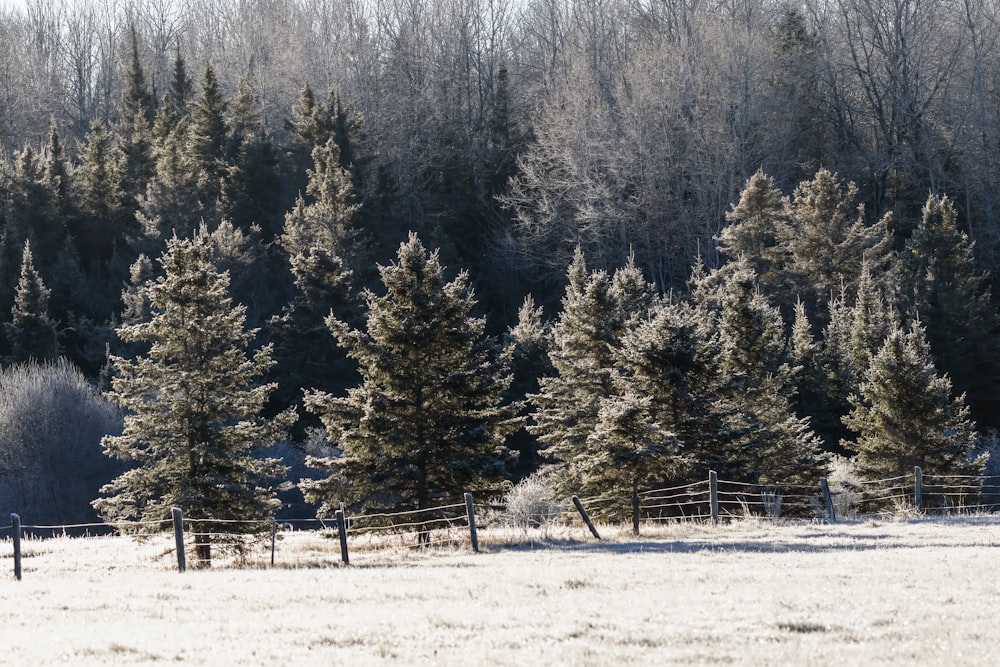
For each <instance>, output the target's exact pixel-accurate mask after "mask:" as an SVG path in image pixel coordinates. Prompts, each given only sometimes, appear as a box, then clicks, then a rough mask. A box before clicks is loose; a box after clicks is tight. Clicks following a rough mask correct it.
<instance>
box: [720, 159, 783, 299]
mask: <svg viewBox="0 0 1000 667" xmlns="http://www.w3.org/2000/svg"><path fill="white" fill-rule="evenodd" d="M726 220H727V221H728V222H729V224H728V225H726V227H724V228H723V229H722V231H721V232H719V235H718V237H716V241H717V242H718V245H719V250H720V251H721V252H722V254H724V255H725V256H726V257H728V258H729V259H731V260H740V261H744V262H746V263H747V264H748V265H749V266H750V267H751V268H752V269H753V271H754V273H755V274H756V275H757V276H758V279H759V281H760V284H761V285H762V286H763V287H764V288H765V289H766V290H767V292H768V293H783V292H784V290H785V289H786V287H787V284H786V281H787V277H786V276H785V266H786V264H787V263H788V257H787V254H788V249H787V247H786V246H785V244H784V239H785V238H786V235H787V232H786V227H787V225H788V220H787V217H786V210H785V201H784V197H783V196H782V194H781V191H780V190H778V189H777V188H776V187H775V185H774V179H772V178H771V177H770V176H768V175H766V174H765V173H764V172H763V171H757V172H756V173H755V174H754V175H753V176H751V177H750V179H749V180H748V181H747V184H746V187H745V188H744V189H743V192H742V194H740V201H739V203H738V204H736V205H735V206H734V207H733V209H732V210H731V211H729V212H728V213H727V214H726Z"/></svg>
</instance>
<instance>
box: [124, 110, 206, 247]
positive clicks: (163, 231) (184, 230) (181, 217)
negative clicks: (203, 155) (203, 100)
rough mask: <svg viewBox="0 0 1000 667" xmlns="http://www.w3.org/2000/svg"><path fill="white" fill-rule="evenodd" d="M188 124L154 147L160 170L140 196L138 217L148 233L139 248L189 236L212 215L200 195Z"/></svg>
mask: <svg viewBox="0 0 1000 667" xmlns="http://www.w3.org/2000/svg"><path fill="white" fill-rule="evenodd" d="M187 145H188V123H187V121H183V120H182V121H180V122H178V123H177V124H176V125H175V126H174V127H173V129H171V130H170V131H169V132H168V133H167V134H166V135H165V136H163V137H162V138H160V139H158V140H157V142H156V145H155V146H154V153H153V154H154V157H155V158H156V172H155V174H154V175H153V178H152V180H150V182H149V185H148V186H147V188H146V192H145V194H144V195H143V196H142V197H140V198H139V210H138V211H137V212H136V220H137V221H138V222H139V224H140V225H141V227H142V229H143V232H144V234H145V238H144V239H140V240H139V241H138V242H137V246H138V248H137V250H138V251H147V250H148V251H157V252H159V251H160V249H161V248H162V247H163V244H164V242H165V240H166V239H168V238H170V237H171V236H174V235H176V236H178V237H188V236H191V235H193V234H194V233H195V231H197V229H198V227H199V225H200V224H201V221H202V219H204V218H205V217H206V216H208V217H210V216H209V213H210V211H209V210H206V209H205V208H204V207H203V206H202V204H201V200H200V198H199V190H198V177H199V173H200V172H199V171H198V169H197V166H196V164H195V163H194V161H193V160H192V158H191V156H190V155H189V154H188V149H187Z"/></svg>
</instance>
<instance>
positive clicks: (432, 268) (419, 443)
mask: <svg viewBox="0 0 1000 667" xmlns="http://www.w3.org/2000/svg"><path fill="white" fill-rule="evenodd" d="M397 258H398V259H397V262H395V263H393V264H390V265H388V266H382V267H380V273H381V276H382V282H383V284H384V286H385V290H386V292H385V294H383V295H376V294H374V293H372V292H366V294H365V301H366V303H367V311H368V312H367V324H366V327H365V330H363V331H362V330H352V329H351V328H350V327H349V326H348V325H347V324H346V323H344V322H342V321H340V320H338V319H336V318H334V317H330V318H328V319H327V323H328V324H329V326H330V329H331V330H332V331H333V334H334V336H335V337H336V338H337V341H338V342H339V343H340V345H342V346H343V347H344V348H346V349H347V353H348V355H349V356H350V357H351V358H352V359H354V360H355V361H357V362H358V370H359V372H360V374H361V378H362V382H361V384H360V385H359V386H357V387H354V388H352V389H350V390H349V391H348V392H347V395H346V396H341V397H335V396H332V395H330V394H326V393H323V392H312V393H310V394H309V395H308V397H307V399H306V405H307V407H308V408H309V409H310V410H312V411H314V412H315V413H316V414H318V415H319V416H320V418H321V419H322V420H323V423H324V425H325V426H326V428H327V430H328V432H329V439H330V442H331V443H333V444H334V445H336V446H337V447H339V448H341V449H342V450H343V455H342V456H341V457H340V458H325V459H311V460H310V464H311V465H313V466H315V467H318V468H320V469H322V470H323V471H324V472H326V473H327V475H328V476H327V477H326V478H325V479H321V480H318V481H315V482H312V483H306V484H304V490H305V493H306V497H307V499H310V500H311V501H314V502H320V503H321V504H322V507H321V511H322V512H330V511H332V509H333V508H335V507H336V506H337V504H338V502H339V501H341V500H344V501H347V502H349V503H350V505H351V506H352V507H355V508H364V509H365V510H366V511H369V510H376V509H380V510H415V509H425V508H431V507H434V506H436V505H440V504H444V503H448V502H454V500H455V499H456V498H460V497H461V495H462V493H463V492H465V491H477V490H479V491H491V490H494V489H496V488H497V484H498V482H499V479H500V477H501V476H502V473H503V464H502V460H503V452H504V449H503V436H504V435H505V433H506V432H507V431H508V430H510V428H511V427H512V419H511V417H512V415H513V409H512V408H511V407H509V406H502V405H501V400H502V397H503V393H504V391H505V390H506V389H507V386H508V385H509V383H510V376H509V374H508V370H507V361H506V355H504V354H503V353H502V348H501V346H500V345H499V343H498V342H497V341H496V340H494V339H493V338H491V337H489V336H486V335H485V333H484V331H485V326H486V322H485V320H484V319H482V318H476V317H473V316H472V311H473V308H474V307H475V304H476V302H475V297H474V296H473V294H472V290H471V288H470V287H469V278H468V275H467V274H465V273H460V274H459V275H458V277H457V278H455V279H454V280H452V281H451V282H445V279H444V269H443V267H442V266H441V264H440V262H439V260H438V254H437V252H428V251H426V250H425V249H424V247H423V244H421V242H420V240H419V239H418V238H417V237H416V235H414V234H411V235H410V238H409V240H408V241H407V242H406V243H404V244H402V245H401V246H400V248H399V252H398V254H397Z"/></svg>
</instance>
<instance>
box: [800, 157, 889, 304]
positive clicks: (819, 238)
mask: <svg viewBox="0 0 1000 667" xmlns="http://www.w3.org/2000/svg"><path fill="white" fill-rule="evenodd" d="M857 198H858V188H857V186H856V185H854V183H847V184H846V185H844V184H842V183H841V182H840V181H839V179H838V178H837V175H836V174H834V173H832V172H830V171H828V170H826V169H820V170H819V171H817V172H816V175H815V176H814V177H813V178H812V179H811V180H808V181H803V182H801V183H799V185H798V187H796V188H795V191H794V192H793V193H792V197H791V199H790V200H789V201H788V202H787V203H786V205H787V220H788V225H787V227H785V228H784V235H785V236H784V240H785V244H786V245H787V247H788V249H789V251H790V254H791V257H790V259H789V267H788V269H789V272H790V273H791V274H792V276H793V277H792V279H791V286H792V287H794V288H795V289H797V290H798V292H799V294H800V296H802V297H803V298H807V299H809V300H810V301H811V302H814V303H817V304H820V305H822V304H823V303H824V302H825V301H826V300H828V299H829V298H830V295H831V294H833V293H835V292H836V291H837V290H841V289H844V290H846V291H847V293H848V294H853V292H854V290H855V288H856V286H857V284H858V278H859V276H860V275H861V268H862V264H866V265H867V267H868V269H869V271H873V272H875V273H874V274H873V275H870V276H869V277H870V278H874V277H877V276H880V275H882V274H884V272H885V270H886V262H887V259H888V252H889V246H890V243H891V237H890V234H889V228H888V217H885V218H882V219H880V220H879V221H877V222H876V223H874V224H871V225H869V224H867V223H866V222H865V213H864V207H862V206H860V205H857V204H856V201H857Z"/></svg>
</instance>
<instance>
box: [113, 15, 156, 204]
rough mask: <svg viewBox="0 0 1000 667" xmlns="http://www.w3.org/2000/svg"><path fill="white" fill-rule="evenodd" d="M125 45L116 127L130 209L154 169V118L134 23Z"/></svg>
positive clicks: (122, 176)
mask: <svg viewBox="0 0 1000 667" xmlns="http://www.w3.org/2000/svg"><path fill="white" fill-rule="evenodd" d="M129 46H130V47H131V48H130V53H129V62H128V66H127V68H126V71H125V90H124V92H123V93H122V102H121V111H120V114H119V116H120V118H119V120H118V123H117V129H118V136H119V138H120V143H119V147H120V150H121V153H122V164H121V186H122V190H123V202H124V204H125V205H126V206H127V207H128V208H129V209H134V208H135V207H136V205H137V201H138V198H139V196H140V195H142V194H143V193H144V192H145V191H146V185H147V184H148V183H149V180H150V179H151V178H152V177H153V172H154V170H155V160H154V159H153V156H152V146H153V133H152V129H153V124H154V122H155V120H156V99H155V97H154V96H153V93H152V91H151V90H150V88H149V84H148V82H147V81H146V73H145V71H144V70H143V68H142V62H141V60H140V58H139V39H138V36H137V35H136V32H135V26H131V27H130V29H129Z"/></svg>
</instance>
